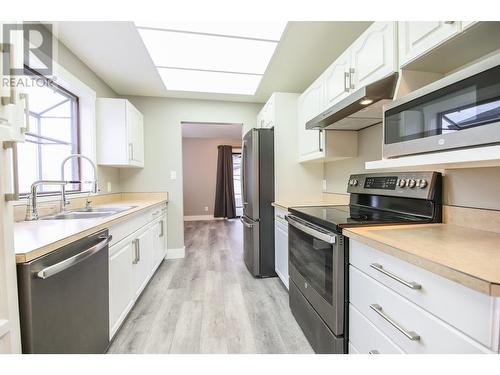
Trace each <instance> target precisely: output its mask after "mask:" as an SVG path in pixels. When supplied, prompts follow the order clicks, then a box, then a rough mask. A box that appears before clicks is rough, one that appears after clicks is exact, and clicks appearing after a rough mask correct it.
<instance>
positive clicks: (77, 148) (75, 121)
mask: <svg viewBox="0 0 500 375" xmlns="http://www.w3.org/2000/svg"><path fill="white" fill-rule="evenodd" d="M24 71H25V72H26V74H27V75H31V76H33V75H36V76H38V77H40V78H41V79H43V80H44V81H45V82H46V83H47V85H48V86H49V87H51V88H53V89H55V90H57V92H58V93H59V94H61V95H62V96H65V97H67V98H68V100H72V103H73V105H72V107H73V108H72V110H71V112H72V118H71V120H72V121H71V128H72V129H71V137H72V139H71V144H72V145H74V147H73V150H72V152H74V153H77V154H79V153H81V137H80V135H81V133H80V131H81V127H80V98H79V97H78V96H77V95H75V94H73V93H72V92H71V91H69V90H68V89H66V88H65V87H62V86H61V85H59V84H57V83H56V82H54V80H52V79H50V78H48V77H46V76H44V75H43V74H41V73H39V72H38V71H37V70H36V69H33V68H30V67H29V66H27V65H24ZM60 104H62V103H60ZM60 104H59V105H60ZM53 108H54V107H52V108H49V109H48V110H46V111H49V110H51V109H53ZM33 115H37V114H35V113H34V112H31V111H30V113H29V116H30V117H38V121H40V116H33ZM38 125H40V122H39V123H38ZM39 132H40V126H38V133H39ZM34 135H35V136H37V135H36V134H34ZM39 135H40V134H38V136H39ZM28 142H29V141H28ZM38 157H40V145H38ZM71 162H72V163H73V170H75V171H76V177H75V179H76V180H81V176H82V170H81V159H80V158H73V160H72V161H71ZM41 173H42V163H39V165H38V171H37V174H38V176H41ZM72 179H73V177H72ZM82 192H83V191H82V184H78V188H76V189H66V193H68V194H79V193H82ZM60 193H61V191H60V190H50V191H44V192H39V193H38V194H37V196H39V197H48V196H55V195H59V194H60ZM30 194H31V192H21V193H20V198H27V197H28V196H29V195H30Z"/></svg>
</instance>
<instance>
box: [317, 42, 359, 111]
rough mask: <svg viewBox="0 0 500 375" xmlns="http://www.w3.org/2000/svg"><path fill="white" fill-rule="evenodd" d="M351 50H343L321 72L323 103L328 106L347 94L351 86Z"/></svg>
mask: <svg viewBox="0 0 500 375" xmlns="http://www.w3.org/2000/svg"><path fill="white" fill-rule="evenodd" d="M350 52H351V51H350V50H347V51H345V52H344V53H343V54H342V55H341V56H340V57H339V58H338V59H337V60H335V62H334V63H333V64H332V65H330V67H329V68H328V69H327V70H326V71H325V72H324V73H323V76H324V85H325V103H324V107H325V108H328V107H330V106H332V105H333V104H335V103H336V102H338V101H339V100H342V99H344V98H345V97H346V96H348V95H349V92H350V91H351V89H352V88H353V87H351V73H350V68H351V53H350Z"/></svg>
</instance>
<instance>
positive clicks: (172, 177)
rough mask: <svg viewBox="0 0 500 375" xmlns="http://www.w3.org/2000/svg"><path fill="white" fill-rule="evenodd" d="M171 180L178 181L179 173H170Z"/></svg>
mask: <svg viewBox="0 0 500 375" xmlns="http://www.w3.org/2000/svg"><path fill="white" fill-rule="evenodd" d="M170 179H171V180H177V172H176V171H170Z"/></svg>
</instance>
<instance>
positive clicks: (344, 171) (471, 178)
mask: <svg viewBox="0 0 500 375" xmlns="http://www.w3.org/2000/svg"><path fill="white" fill-rule="evenodd" d="M358 136H359V139H358V140H359V148H358V150H359V151H358V157H357V158H352V159H346V160H341V161H336V162H331V163H327V164H325V167H324V168H325V178H326V180H327V191H328V192H329V193H340V194H346V193H347V180H348V178H349V175H350V174H352V173H369V172H378V171H366V170H365V168H364V163H365V161H371V160H379V159H381V158H382V125H381V124H380V125H375V126H372V127H370V128H366V129H363V130H361V131H360V132H359V133H358ZM440 172H442V173H443V175H444V181H443V189H444V193H443V202H444V203H445V204H447V205H451V206H461V207H473V208H486V209H491V210H500V199H499V197H500V188H499V186H500V167H492V168H468V169H467V168H466V169H453V170H444V171H443V170H440Z"/></svg>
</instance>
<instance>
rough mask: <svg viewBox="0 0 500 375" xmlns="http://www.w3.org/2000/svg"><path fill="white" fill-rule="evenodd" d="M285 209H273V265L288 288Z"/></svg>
mask: <svg viewBox="0 0 500 375" xmlns="http://www.w3.org/2000/svg"><path fill="white" fill-rule="evenodd" d="M287 213H288V211H286V210H282V209H280V208H275V209H274V215H275V216H274V267H275V270H276V273H277V274H278V277H279V278H280V279H281V281H282V282H283V284H284V285H285V286H286V288H287V289H288V223H287V222H286V220H285V215H286V214H287Z"/></svg>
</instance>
